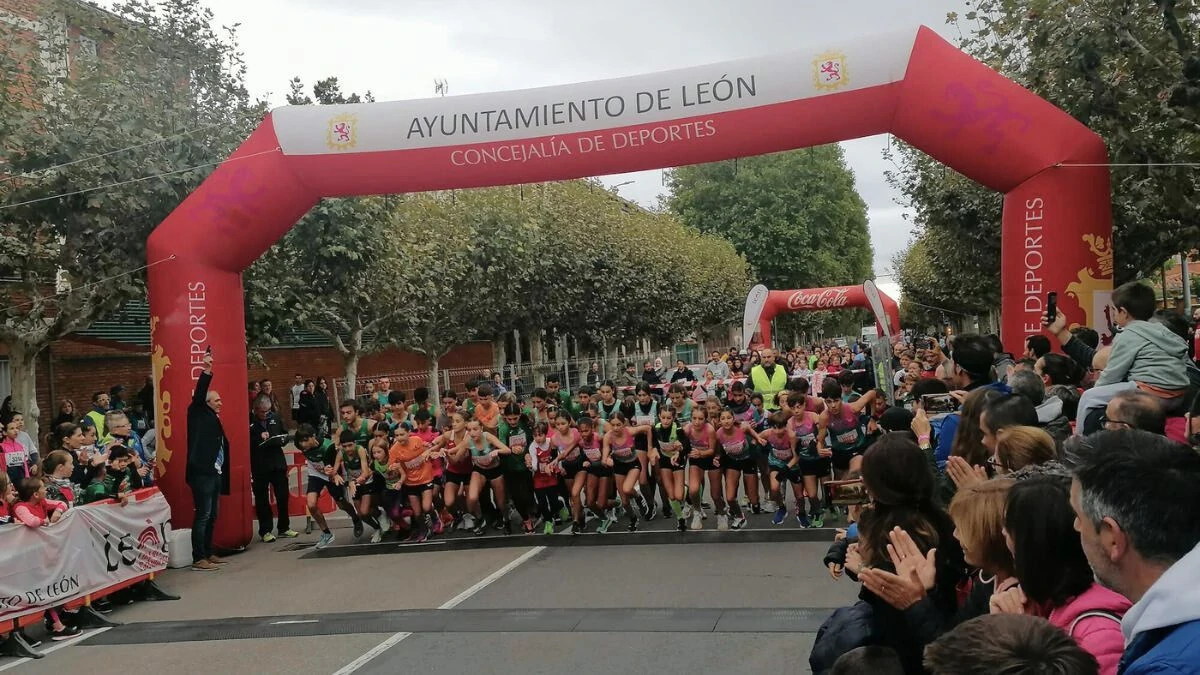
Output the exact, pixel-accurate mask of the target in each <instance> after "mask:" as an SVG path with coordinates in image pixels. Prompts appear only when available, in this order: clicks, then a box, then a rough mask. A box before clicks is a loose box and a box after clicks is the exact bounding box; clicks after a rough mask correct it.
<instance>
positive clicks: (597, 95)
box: [147, 27, 1112, 546]
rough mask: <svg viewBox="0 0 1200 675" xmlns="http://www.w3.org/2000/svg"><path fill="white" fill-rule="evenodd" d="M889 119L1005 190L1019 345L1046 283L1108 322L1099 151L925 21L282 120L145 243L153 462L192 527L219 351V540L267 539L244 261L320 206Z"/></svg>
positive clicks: (889, 124)
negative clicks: (203, 390)
mask: <svg viewBox="0 0 1200 675" xmlns="http://www.w3.org/2000/svg"><path fill="white" fill-rule="evenodd" d="M889 132H890V133H892V134H895V135H896V136H898V137H900V138H902V139H904V140H905V141H907V142H909V143H911V144H912V145H914V146H915V147H917V148H920V149H921V150H923V151H924V152H927V153H928V154H929V155H931V156H932V157H934V158H935V159H937V160H939V161H941V162H943V163H945V164H947V165H949V166H951V167H953V168H954V169H956V170H958V171H960V172H961V173H963V174H964V175H966V176H968V177H970V178H972V179H974V180H976V181H978V182H979V183H981V184H983V185H986V186H988V187H989V188H991V189H994V190H997V191H1000V192H1003V193H1005V201H1004V222H1003V232H1004V234H1003V237H1002V240H1003V241H1002V248H1003V282H1002V286H1003V288H1002V292H1003V307H1002V309H1003V320H1004V324H1003V326H1004V328H1003V333H1004V339H1005V340H1006V341H1009V342H1010V343H1015V341H1019V340H1021V339H1022V338H1023V336H1024V335H1025V334H1027V333H1031V332H1034V331H1036V330H1038V316H1039V314H1040V312H1041V304H1042V301H1043V298H1044V297H1045V293H1046V292H1047V291H1051V290H1057V291H1060V294H1059V302H1060V303H1062V304H1063V306H1064V308H1065V309H1066V310H1067V311H1071V312H1074V313H1076V315H1079V314H1083V315H1085V316H1086V317H1087V320H1088V321H1092V320H1093V319H1094V318H1095V317H1097V316H1098V315H1099V313H1098V311H1097V308H1103V306H1104V303H1105V301H1106V299H1107V297H1106V295H1105V293H1106V292H1107V291H1110V289H1111V276H1112V258H1111V248H1110V242H1111V234H1110V232H1111V216H1110V200H1109V178H1108V169H1107V168H1106V162H1107V157H1106V152H1105V147H1104V144H1103V142H1102V141H1101V139H1100V138H1099V137H1098V136H1097V135H1096V134H1094V133H1092V132H1091V131H1090V130H1088V129H1087V128H1086V127H1084V126H1083V125H1082V124H1080V123H1079V122H1077V121H1076V120H1074V119H1073V118H1071V117H1070V116H1069V115H1067V114H1065V113H1064V112H1062V111H1061V110H1059V109H1057V108H1055V107H1054V106H1053V105H1051V104H1050V103H1048V102H1046V101H1044V100H1042V99H1040V98H1038V97H1037V96H1035V95H1033V94H1032V93H1030V92H1029V91H1027V90H1025V89H1023V88H1022V87H1020V86H1019V85H1017V84H1015V83H1013V82H1011V81H1009V80H1007V79H1005V78H1004V77H1002V76H1000V75H999V74H997V73H996V72H995V71H993V70H991V69H990V68H988V67H987V66H984V65H983V64H981V63H979V62H978V61H975V60H974V59H973V58H971V57H970V56H968V55H966V54H964V53H963V52H961V51H959V50H958V49H956V48H955V47H953V46H952V45H950V44H949V43H948V42H946V41H945V40H943V39H942V38H941V37H939V36H938V35H937V33H935V32H934V31H933V30H931V29H929V28H925V27H919V28H912V29H908V30H905V31H902V32H898V33H894V34H889V35H877V36H871V37H868V38H864V39H858V40H849V41H844V42H835V43H829V44H822V45H819V46H817V47H816V48H813V49H808V50H802V51H796V52H791V53H786V54H777V55H772V56H765V57H759V58H752V59H745V60H739V61H731V62H727V63H718V64H713V65H707V66H700V67H696V68H687V69H682V70H675V71H668V72H661V73H654V74H649V75H642V76H636V77H628V78H622V79H615V80H607V81H597V82H589V83H584V84H573V85H566V86H557V87H545V88H540V89H530V90H524V91H512V92H503V93H493V94H479V95H470V96H453V97H445V98H433V99H423V100H415V101H399V102H390V103H369V104H355V105H336V106H302V107H285V108H281V109H278V110H275V111H273V112H272V113H271V114H269V115H268V116H267V117H266V119H264V120H263V122H262V124H261V125H260V126H259V127H258V128H257V129H256V130H255V131H254V133H253V134H251V136H250V137H249V138H248V139H247V140H246V141H245V142H244V143H243V144H242V145H241V146H240V147H239V148H238V149H237V150H236V151H235V152H234V153H233V154H232V155H231V156H230V157H229V158H228V160H226V161H225V162H224V163H223V164H222V165H221V166H219V167H217V169H216V170H215V171H214V172H213V173H212V175H210V176H209V177H208V179H207V180H205V181H204V182H203V183H202V184H201V185H200V187H199V188H197V189H196V191H195V192H194V193H192V194H191V195H189V196H188V198H187V199H186V200H184V202H183V203H182V204H181V205H180V206H179V207H178V208H177V209H176V210H175V211H174V212H173V213H171V215H170V216H168V218H167V219H166V220H165V221H163V223H162V224H161V225H159V226H158V228H157V229H156V230H155V231H154V232H153V233H152V234H151V236H150V239H149V242H148V245H147V257H148V259H149V260H150V262H152V263H153V262H156V261H162V260H167V259H170V260H171V262H170V263H169V264H160V265H154V266H152V267H151V268H150V269H149V271H148V276H149V280H148V283H149V295H150V310H151V332H152V350H153V354H152V358H153V363H154V377H155V384H156V389H155V391H156V396H157V397H158V401H157V403H158V405H157V406H156V407H157V423H158V429H159V441H158V448H159V459H160V461H159V463H158V466H159V472H160V474H161V475H160V484H161V485H162V488H163V491H164V492H165V493H166V495H167V498H168V499H169V501H170V502H171V505H172V507H173V518H174V524H175V526H176V527H189V526H190V524H191V521H192V513H193V511H192V502H191V499H190V498H189V495H190V491H189V489H188V488H187V486H186V484H185V480H184V473H185V467H186V452H187V450H186V448H187V413H186V408H187V404H188V401H189V399H190V397H191V392H192V390H193V388H194V383H195V380H196V378H197V377H198V375H199V372H200V366H199V364H200V362H201V359H202V357H203V353H204V350H205V348H206V347H208V346H209V345H211V346H212V347H213V350H214V353H215V358H216V368H215V379H214V383H213V386H214V388H217V389H221V390H225V391H227V392H228V393H229V395H228V396H226V397H225V401H226V403H225V406H226V407H225V411H224V413H223V415H222V418H223V419H224V420H225V427H226V431H227V433H228V436H229V438H230V442H231V444H232V448H231V471H230V473H231V479H232V494H230V495H229V496H226V497H223V498H222V502H221V509H222V516H221V517H220V519H219V520H218V522H217V530H216V541H217V543H218V545H221V546H234V545H241V544H244V543H246V542H248V541H249V540H250V539H251V537H252V534H253V533H252V531H251V530H252V527H251V518H250V514H251V511H252V509H251V503H250V499H251V498H250V486H249V481H250V479H249V475H248V474H249V471H248V467H249V457H248V433H249V426H248V425H247V424H246V423H245V422H246V420H247V419H248V410H247V406H248V402H247V400H246V398H245V397H243V396H241V395H240V394H241V392H242V388H243V387H244V386H245V383H246V372H247V369H246V358H245V354H246V350H245V347H246V343H245V320H244V317H243V315H242V285H241V273H242V270H244V269H246V267H247V266H248V265H250V263H251V262H252V261H253V260H254V259H255V258H257V257H258V256H259V255H261V254H262V253H263V252H264V251H265V250H266V249H267V248H268V247H270V246H271V244H273V243H274V242H275V241H277V240H278V239H279V238H280V237H281V236H283V234H284V233H285V232H287V230H288V228H290V227H291V226H292V225H293V224H294V223H295V222H296V221H297V220H298V219H299V218H300V217H301V216H303V215H304V213H305V212H306V211H307V210H308V209H309V208H310V207H312V206H313V205H314V204H315V203H316V202H317V201H318V200H319V199H321V198H323V197H333V196H348V195H370V194H382V193H403V192H417V191H424V190H444V189H451V188H470V187H482V186H488V185H499V184H513V183H527V182H535V181H548V180H562V179H570V178H578V177H583V176H595V175H604V174H613V173H621V172H628V171H637V170H644V169H654V168H660V167H667V166H678V165H683V164H693V163H699V162H711V161H716V160H724V159H730V158H734V157H739V156H747V155H756V154H762V153H769V152H776V151H780V150H788V149H792V148H800V147H806V146H812V145H818V144H823V143H833V142H836V141H841V140H846V139H851V138H858V137H863V136H870V135H874V134H882V133H889ZM946 245H954V242H946ZM1051 251H1053V253H1050V252H1051ZM1075 303H1078V305H1079V307H1073V306H1070V305H1073V304H1075Z"/></svg>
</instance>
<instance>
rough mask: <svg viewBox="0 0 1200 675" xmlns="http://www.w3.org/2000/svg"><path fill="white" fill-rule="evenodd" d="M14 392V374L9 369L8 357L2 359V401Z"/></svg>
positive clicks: (0, 367)
mask: <svg viewBox="0 0 1200 675" xmlns="http://www.w3.org/2000/svg"><path fill="white" fill-rule="evenodd" d="M11 393H12V376H11V375H10V374H9V370H8V359H0V401H3V400H4V399H5V398H6V397H7V396H8V395H9V394H11Z"/></svg>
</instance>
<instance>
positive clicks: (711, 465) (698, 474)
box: [683, 408, 729, 530]
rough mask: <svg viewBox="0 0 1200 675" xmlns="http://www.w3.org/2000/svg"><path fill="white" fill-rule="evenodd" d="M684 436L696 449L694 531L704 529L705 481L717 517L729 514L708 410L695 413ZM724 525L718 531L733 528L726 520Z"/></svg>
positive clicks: (691, 459) (691, 488)
mask: <svg viewBox="0 0 1200 675" xmlns="http://www.w3.org/2000/svg"><path fill="white" fill-rule="evenodd" d="M683 433H684V435H686V436H687V437H688V440H689V441H691V446H692V449H691V451H690V452H688V504H689V506H690V508H691V517H692V523H691V528H692V529H693V530H699V529H702V528H703V527H704V524H703V513H702V511H703V504H702V503H701V497H700V490H701V488H702V487H703V485H704V479H705V477H707V478H708V484H709V489H710V490H711V491H712V498H713V504H715V505H716V508H717V513H720V514H722V516H724V514H725V506H724V504H723V502H724V498H723V496H722V489H721V470H720V469H719V468H718V467H719V460H718V459H717V456H716V454H717V449H716V433H715V432H714V430H713V426H712V425H711V424H709V423H708V411H707V410H705V409H704V408H696V409H695V410H693V411H692V421H691V422H688V423H687V424H686V425H685V426H684V427H683ZM721 524H722V523H721V520H720V519H718V529H727V528H728V527H729V523H728V519H726V520H725V522H724V527H721Z"/></svg>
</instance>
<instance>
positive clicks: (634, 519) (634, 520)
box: [629, 513, 638, 532]
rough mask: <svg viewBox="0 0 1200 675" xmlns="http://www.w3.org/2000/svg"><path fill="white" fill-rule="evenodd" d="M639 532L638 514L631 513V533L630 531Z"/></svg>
mask: <svg viewBox="0 0 1200 675" xmlns="http://www.w3.org/2000/svg"><path fill="white" fill-rule="evenodd" d="M637 530H638V517H637V514H636V513H631V514H629V531H630V532H637Z"/></svg>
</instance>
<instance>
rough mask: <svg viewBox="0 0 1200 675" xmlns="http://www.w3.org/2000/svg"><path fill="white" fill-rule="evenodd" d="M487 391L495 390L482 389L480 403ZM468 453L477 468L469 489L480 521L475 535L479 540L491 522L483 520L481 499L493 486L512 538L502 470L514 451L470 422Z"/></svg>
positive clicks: (470, 503) (470, 506)
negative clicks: (504, 459)
mask: <svg viewBox="0 0 1200 675" xmlns="http://www.w3.org/2000/svg"><path fill="white" fill-rule="evenodd" d="M484 387H487V388H488V390H491V387H490V386H488V385H486V384H485V385H480V387H479V389H480V399H483V398H484V397H483V388H484ZM489 398H490V395H489ZM475 410H476V411H477V412H478V410H479V407H478V406H477V407H476V408H475ZM467 449H468V450H469V451H470V452H471V464H472V466H473V473H472V474H471V485H470V487H468V488H467V510H468V511H470V512H471V513H473V514H475V517H476V519H477V520H476V523H475V529H474V530H472V532H474V533H475V536H479V535H481V534H483V532H484V530H485V529H486V525H487V519H486V518H485V517H484V516H483V512H482V510H481V507H480V503H479V496H480V494H481V493H482V492H483V490H484V487H485V486H490V487H491V488H492V495H493V497H494V498H495V504H494V505H495V507H496V509H497V510H498V511H499V513H500V519H501V525H502V527H503V530H504V534H512V523H511V522H509V519H508V513H507V511H506V506H505V505H506V503H507V502H506V501H505V496H504V495H505V492H504V470H503V469H501V468H500V457H501V455H507V454H510V453H511V452H512V450H510V449H509V448H508V446H507V445H505V444H503V443H501V442H500V439H499V438H496V437H495V436H494V435H493V434H491V433H490V432H487V431H484V430H483V424H482V423H481V422H480V421H479V420H471V421H470V422H467Z"/></svg>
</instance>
